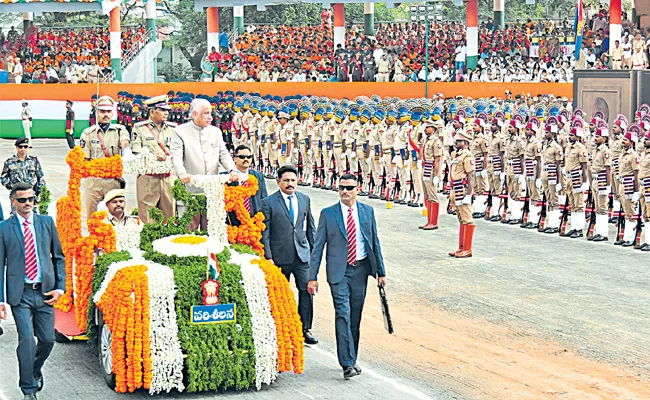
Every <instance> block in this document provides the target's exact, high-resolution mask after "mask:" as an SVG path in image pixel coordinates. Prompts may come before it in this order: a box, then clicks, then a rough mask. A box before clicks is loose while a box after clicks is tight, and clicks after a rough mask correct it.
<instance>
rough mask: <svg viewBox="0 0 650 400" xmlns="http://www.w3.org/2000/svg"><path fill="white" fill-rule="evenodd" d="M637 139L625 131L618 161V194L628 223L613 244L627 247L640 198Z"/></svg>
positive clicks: (632, 233)
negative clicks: (619, 237) (621, 236)
mask: <svg viewBox="0 0 650 400" xmlns="http://www.w3.org/2000/svg"><path fill="white" fill-rule="evenodd" d="M638 141H639V138H638V136H637V135H636V134H635V133H634V132H630V131H628V132H626V133H625V136H624V139H623V154H621V158H620V161H619V163H618V166H619V168H620V169H619V173H620V185H619V191H618V195H619V198H620V199H621V203H622V204H623V211H624V212H625V220H626V222H627V223H628V225H627V226H628V228H627V229H625V233H624V236H623V239H622V240H618V241H616V242H615V243H614V244H615V245H622V246H624V247H629V246H633V245H634V229H633V228H632V227H633V226H634V215H635V214H636V212H635V210H636V203H637V202H638V201H639V199H640V193H639V186H640V185H639V169H640V164H641V158H640V157H639V154H637V152H636V151H634V145H635V144H636V143H637V142H638Z"/></svg>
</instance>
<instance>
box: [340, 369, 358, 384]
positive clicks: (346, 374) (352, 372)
mask: <svg viewBox="0 0 650 400" xmlns="http://www.w3.org/2000/svg"><path fill="white" fill-rule="evenodd" d="M357 375H359V373H358V372H357V370H356V369H354V367H347V368H346V369H344V370H343V379H345V380H346V381H347V380H349V379H350V378H352V377H355V376H357Z"/></svg>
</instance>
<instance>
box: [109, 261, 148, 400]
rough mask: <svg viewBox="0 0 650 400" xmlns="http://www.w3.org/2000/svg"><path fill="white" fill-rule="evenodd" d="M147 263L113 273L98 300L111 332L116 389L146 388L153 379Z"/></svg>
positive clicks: (131, 390)
mask: <svg viewBox="0 0 650 400" xmlns="http://www.w3.org/2000/svg"><path fill="white" fill-rule="evenodd" d="M146 271H147V266H145V265H136V266H133V267H126V268H122V269H120V270H119V271H117V272H116V274H115V276H114V278H113V279H112V280H111V281H110V283H109V284H108V287H107V288H106V291H105V292H104V294H103V295H102V297H101V299H100V300H99V302H98V303H97V307H98V308H99V309H100V310H101V311H102V313H103V315H104V323H106V325H108V327H109V328H110V330H111V332H112V333H113V342H112V344H111V350H112V361H113V373H114V374H115V391H116V392H119V393H125V392H126V391H127V390H128V391H129V392H133V391H135V390H136V389H139V388H145V389H149V388H150V387H151V380H152V361H151V337H150V332H149V329H150V320H151V318H150V315H149V301H150V298H149V278H148V277H147V275H146Z"/></svg>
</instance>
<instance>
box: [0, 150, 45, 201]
mask: <svg viewBox="0 0 650 400" xmlns="http://www.w3.org/2000/svg"><path fill="white" fill-rule="evenodd" d="M14 145H15V146H16V155H15V156H12V157H9V158H8V159H7V160H6V161H5V163H4V166H3V167H2V175H0V181H1V182H2V186H4V187H5V188H7V190H11V188H12V187H13V186H14V185H15V184H17V183H20V182H25V183H29V184H30V185H32V188H33V189H34V194H35V195H36V201H35V204H38V197H39V196H40V194H41V190H43V186H45V178H44V175H43V169H42V168H41V163H40V162H39V161H38V158H37V157H35V156H30V155H29V154H27V153H28V151H29V150H28V148H29V140H27V138H18V139H16V141H15V142H14ZM11 209H12V212H13V211H14V209H15V207H14V206H13V205H12V207H11ZM35 209H36V207H35Z"/></svg>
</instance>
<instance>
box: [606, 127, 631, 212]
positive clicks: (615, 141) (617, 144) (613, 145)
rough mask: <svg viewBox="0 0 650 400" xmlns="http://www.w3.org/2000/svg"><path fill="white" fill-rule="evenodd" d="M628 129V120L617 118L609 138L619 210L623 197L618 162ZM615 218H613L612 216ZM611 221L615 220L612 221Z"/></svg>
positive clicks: (614, 193)
mask: <svg viewBox="0 0 650 400" xmlns="http://www.w3.org/2000/svg"><path fill="white" fill-rule="evenodd" d="M626 129H627V122H626V121H625V120H624V119H622V118H620V117H619V118H617V119H616V121H615V122H614V127H613V128H612V130H613V135H610V138H609V149H610V150H611V152H612V177H611V182H612V193H613V196H614V201H613V203H614V210H616V211H619V210H620V209H621V203H620V201H621V199H620V198H619V195H618V193H619V190H618V189H619V186H620V184H619V177H620V174H619V167H618V163H619V162H620V161H621V155H622V154H623V140H624V139H623V135H625V130H626ZM612 219H613V218H612ZM611 222H615V220H614V221H611Z"/></svg>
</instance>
